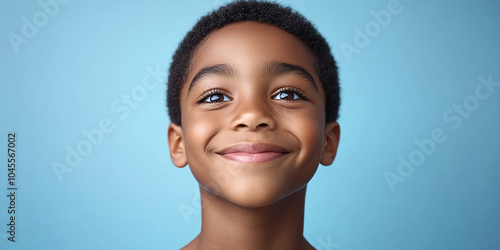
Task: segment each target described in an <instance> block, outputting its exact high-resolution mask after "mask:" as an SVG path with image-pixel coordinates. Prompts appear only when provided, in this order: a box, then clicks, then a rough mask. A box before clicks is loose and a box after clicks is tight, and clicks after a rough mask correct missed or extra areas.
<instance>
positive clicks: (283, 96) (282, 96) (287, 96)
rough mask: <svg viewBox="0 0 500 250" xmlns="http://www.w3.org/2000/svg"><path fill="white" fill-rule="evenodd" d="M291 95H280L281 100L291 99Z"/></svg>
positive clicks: (284, 93) (283, 93)
mask: <svg viewBox="0 0 500 250" xmlns="http://www.w3.org/2000/svg"><path fill="white" fill-rule="evenodd" d="M289 97H290V95H289V94H288V93H286V92H282V93H281V94H280V99H289Z"/></svg>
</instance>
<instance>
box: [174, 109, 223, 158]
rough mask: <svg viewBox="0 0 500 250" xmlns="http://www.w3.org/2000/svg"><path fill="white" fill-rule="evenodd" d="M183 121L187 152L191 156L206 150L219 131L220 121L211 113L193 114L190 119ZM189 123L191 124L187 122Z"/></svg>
mask: <svg viewBox="0 0 500 250" xmlns="http://www.w3.org/2000/svg"><path fill="white" fill-rule="evenodd" d="M185 118H186V119H185V120H186V122H184V121H183V123H182V124H183V128H184V136H185V143H186V152H187V153H188V157H189V154H191V155H195V154H198V153H200V151H203V150H205V148H206V146H207V143H208V141H209V140H210V138H212V137H213V136H214V135H215V134H216V133H217V131H218V127H219V124H220V123H218V121H219V122H220V119H218V117H217V116H215V115H210V113H208V114H207V113H205V114H200V113H192V114H190V115H189V117H185ZM187 121H189V122H187Z"/></svg>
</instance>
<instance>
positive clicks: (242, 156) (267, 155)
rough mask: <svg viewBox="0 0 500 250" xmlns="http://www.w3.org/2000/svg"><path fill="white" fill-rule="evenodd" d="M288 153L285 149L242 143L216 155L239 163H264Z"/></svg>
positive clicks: (263, 144) (270, 145) (261, 144)
mask: <svg viewBox="0 0 500 250" xmlns="http://www.w3.org/2000/svg"><path fill="white" fill-rule="evenodd" d="M288 153H290V152H289V151H287V150H286V149H284V148H282V147H280V146H276V145H272V144H266V143H242V144H236V145H233V146H230V147H228V148H226V149H224V150H222V151H219V152H217V154H218V155H220V156H222V157H224V158H226V159H228V160H232V161H237V162H240V163H265V162H269V161H272V160H274V159H277V158H279V157H281V156H283V155H286V154H288Z"/></svg>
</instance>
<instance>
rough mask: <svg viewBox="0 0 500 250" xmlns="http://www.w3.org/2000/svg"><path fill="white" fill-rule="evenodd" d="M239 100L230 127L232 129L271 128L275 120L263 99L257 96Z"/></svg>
mask: <svg viewBox="0 0 500 250" xmlns="http://www.w3.org/2000/svg"><path fill="white" fill-rule="evenodd" d="M245 99H246V100H239V103H238V104H237V105H238V106H237V109H236V110H234V111H235V113H234V118H233V120H232V124H231V127H232V129H234V130H249V131H258V130H273V129H274V128H275V126H276V122H275V120H274V117H273V115H272V110H271V107H270V105H269V103H267V102H266V101H265V100H261V99H259V98H245Z"/></svg>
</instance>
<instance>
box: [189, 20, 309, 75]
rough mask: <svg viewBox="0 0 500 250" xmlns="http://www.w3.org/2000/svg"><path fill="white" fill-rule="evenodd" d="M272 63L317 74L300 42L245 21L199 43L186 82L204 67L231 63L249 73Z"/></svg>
mask: <svg viewBox="0 0 500 250" xmlns="http://www.w3.org/2000/svg"><path fill="white" fill-rule="evenodd" d="M272 61H279V62H284V63H289V64H294V65H298V66H301V67H303V68H305V69H306V70H308V71H309V72H311V74H314V75H317V73H316V72H317V70H316V64H315V59H314V55H313V53H312V52H311V51H310V49H309V48H308V47H307V46H306V45H305V44H304V43H303V42H302V41H301V40H300V39H298V38H297V37H295V36H294V35H292V34H290V33H288V32H286V31H284V30H282V29H280V28H278V27H276V26H273V25H269V24H263V23H257V22H254V21H246V22H239V23H234V24H229V25H227V26H224V27H223V28H221V29H219V30H216V31H214V32H212V33H211V34H210V35H209V36H208V37H207V38H206V39H205V40H204V41H203V42H202V43H200V45H199V46H198V48H197V50H196V51H195V53H194V55H193V58H192V60H191V65H190V67H189V68H190V69H189V72H188V81H189V78H192V77H193V74H194V72H197V71H198V70H200V69H202V68H204V67H209V66H213V65H218V64H231V65H233V66H234V67H235V68H236V69H237V70H241V71H248V70H256V69H258V68H259V67H262V66H263V65H266V64H268V63H269V62H272ZM243 73H244V72H243ZM247 73H248V72H247Z"/></svg>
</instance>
